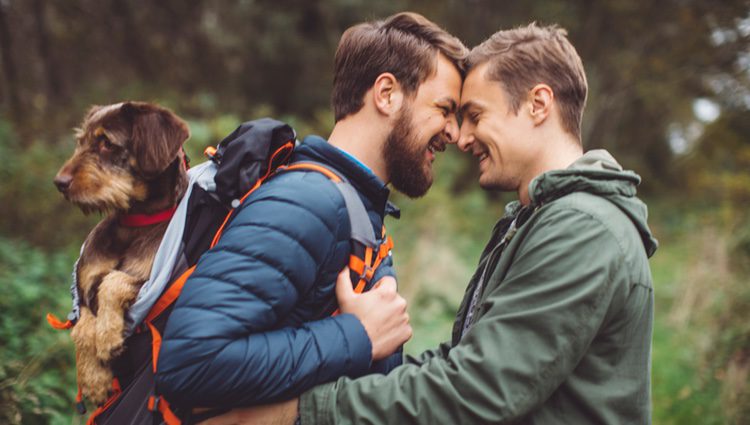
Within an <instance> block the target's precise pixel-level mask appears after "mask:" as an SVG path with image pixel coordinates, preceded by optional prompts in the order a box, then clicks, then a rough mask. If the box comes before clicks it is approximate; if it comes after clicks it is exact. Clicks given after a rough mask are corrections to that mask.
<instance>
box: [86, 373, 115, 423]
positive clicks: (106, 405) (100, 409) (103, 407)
mask: <svg viewBox="0 0 750 425" xmlns="http://www.w3.org/2000/svg"><path fill="white" fill-rule="evenodd" d="M112 391H113V392H112V395H111V396H110V397H109V398H108V399H107V401H106V402H104V404H102V405H101V406H99V407H98V408H97V409H96V410H94V413H92V414H91V416H89V420H88V421H86V425H96V417H97V416H99V415H101V414H102V412H104V411H105V410H107V409H109V406H111V405H112V403H114V402H115V401H117V399H118V398H119V397H120V394H122V388H120V381H118V380H117V378H114V379H112ZM79 394H80V389H79Z"/></svg>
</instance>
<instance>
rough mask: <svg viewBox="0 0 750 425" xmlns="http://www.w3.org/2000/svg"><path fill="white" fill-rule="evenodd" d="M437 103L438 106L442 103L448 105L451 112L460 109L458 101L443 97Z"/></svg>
mask: <svg viewBox="0 0 750 425" xmlns="http://www.w3.org/2000/svg"><path fill="white" fill-rule="evenodd" d="M435 103H438V104H440V103H448V104H449V108H450V112H456V108H457V107H458V104H457V103H456V101H455V100H453V99H452V98H450V97H442V98H440V99H438V100H436V101H435Z"/></svg>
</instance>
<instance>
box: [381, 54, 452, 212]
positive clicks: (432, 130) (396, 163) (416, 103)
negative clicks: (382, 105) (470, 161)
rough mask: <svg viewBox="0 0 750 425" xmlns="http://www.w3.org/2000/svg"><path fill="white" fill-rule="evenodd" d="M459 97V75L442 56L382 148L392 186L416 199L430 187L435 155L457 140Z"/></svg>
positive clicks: (401, 115) (406, 102) (397, 119)
mask: <svg viewBox="0 0 750 425" xmlns="http://www.w3.org/2000/svg"><path fill="white" fill-rule="evenodd" d="M460 94H461V75H460V74H459V72H458V70H457V69H456V67H455V66H454V65H453V64H452V63H451V62H450V61H449V60H448V59H447V58H446V57H445V56H443V55H442V54H438V57H437V70H436V72H435V73H434V74H433V75H432V76H430V77H428V79H427V80H426V81H425V82H424V83H422V84H421V85H420V86H419V88H418V89H417V93H416V94H415V95H413V97H411V98H407V99H405V100H404V105H403V107H402V108H401V112H400V114H399V116H398V117H397V118H396V120H395V122H394V125H393V129H392V130H391V132H390V134H389V135H388V138H387V140H386V143H385V145H384V152H383V157H384V159H385V165H386V170H387V172H388V177H389V178H390V181H391V183H392V184H393V187H394V188H396V190H398V191H399V192H402V193H403V194H405V195H407V196H409V197H411V198H416V197H419V196H422V195H424V194H425V193H427V190H428V189H429V188H430V185H432V178H433V177H432V162H433V161H434V160H435V152H442V151H444V150H445V145H446V144H447V143H455V142H456V140H457V139H458V123H457V121H456V108H457V105H458V99H459V97H460Z"/></svg>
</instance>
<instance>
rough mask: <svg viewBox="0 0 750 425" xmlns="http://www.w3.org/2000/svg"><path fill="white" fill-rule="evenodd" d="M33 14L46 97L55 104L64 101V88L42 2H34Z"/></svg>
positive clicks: (37, 0) (38, 0)
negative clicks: (45, 83) (45, 82)
mask: <svg viewBox="0 0 750 425" xmlns="http://www.w3.org/2000/svg"><path fill="white" fill-rule="evenodd" d="M32 9H33V13H34V18H35V19H34V23H35V30H36V36H37V42H38V44H37V48H38V49H39V56H40V57H41V59H42V66H43V68H44V78H45V79H46V80H47V96H48V98H49V100H50V102H48V103H53V104H54V103H57V102H58V101H62V100H64V97H65V96H64V88H63V83H62V79H61V76H60V72H61V68H60V66H59V63H58V61H57V58H56V57H55V55H54V53H53V49H51V48H50V46H51V42H50V35H49V31H48V29H47V28H48V24H47V17H46V9H45V3H44V2H43V0H34V3H33V5H32Z"/></svg>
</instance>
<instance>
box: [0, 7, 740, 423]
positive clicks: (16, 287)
mask: <svg viewBox="0 0 750 425" xmlns="http://www.w3.org/2000/svg"><path fill="white" fill-rule="evenodd" d="M402 10H413V11H416V12H420V13H422V14H424V15H425V16H427V17H428V18H430V19H432V20H434V21H435V22H437V23H439V24H440V25H441V26H443V27H444V28H446V29H447V30H449V31H451V32H452V33H454V34H455V35H457V36H458V37H459V38H461V39H462V40H463V41H464V42H465V43H466V44H467V45H468V46H473V45H476V44H478V43H479V42H481V41H482V40H484V39H485V38H486V37H488V36H489V35H491V34H492V33H493V32H495V31H497V30H498V29H500V28H511V27H514V26H518V25H524V24H527V23H529V22H531V21H538V22H540V23H545V24H549V23H557V24H559V25H561V26H562V27H564V28H566V29H567V30H568V31H569V37H570V39H571V41H572V42H573V44H574V45H575V46H576V47H577V49H578V52H579V53H580V55H581V57H582V58H583V62H584V65H585V68H586V71H587V75H588V81H589V86H590V95H589V101H588V105H587V108H586V112H585V114H584V128H583V134H584V136H583V138H584V145H585V147H586V148H587V149H594V148H605V149H608V150H609V151H611V152H612V153H613V154H614V155H615V157H617V158H618V159H619V160H620V162H621V163H622V164H623V165H624V166H625V167H626V168H629V169H633V170H635V171H636V172H638V173H639V174H640V175H641V176H642V177H643V183H642V185H641V187H640V188H639V190H640V195H641V196H642V197H643V199H644V200H646V202H647V203H648V204H649V207H650V224H651V226H652V229H653V231H654V233H655V234H656V236H657V238H658V239H659V240H660V243H661V247H660V249H659V250H658V251H657V253H656V255H655V256H654V257H653V258H652V260H651V266H652V270H653V274H654V285H655V296H656V323H655V333H654V347H653V367H652V387H653V404H654V423H656V424H724V423H727V424H747V423H750V384H749V383H748V381H749V379H750V308H749V307H750V287H749V286H748V277H750V222H748V220H747V218H748V213H747V211H748V207H749V206H750V2H748V1H739V0H732V1H729V0H728V1H710V0H662V1H658V2H656V1H645V0H638V1H626V0H599V1H594V0H568V1H563V0H534V1H524V2H520V1H518V2H511V1H490V0H463V1H459V0H445V1H435V0H431V1H427V0H389V1H381V2H370V1H365V0H327V1H324V0H297V1H295V0H273V1H271V0H237V1H218V0H188V1H185V0H161V1H127V0H66V1H62V0H57V1H55V0H0V161H2V166H1V167H0V313H1V314H0V423H8V424H21V423H22V424H47V423H50V424H70V423H82V419H81V418H80V417H77V416H76V415H75V414H74V413H73V398H74V396H75V377H74V367H73V364H74V359H73V348H72V345H71V343H70V341H69V337H68V335H67V334H66V333H65V332H55V331H53V330H52V329H51V328H49V327H48V326H47V324H46V322H45V320H44V315H45V314H46V313H47V312H49V311H51V312H55V313H57V314H58V315H64V314H65V313H66V312H67V311H68V308H69V306H70V300H69V294H68V286H69V282H70V271H71V268H72V265H73V262H74V261H75V258H76V256H77V253H78V249H79V247H80V244H81V242H82V241H83V238H84V236H85V235H86V234H87V232H88V230H89V229H90V228H91V226H92V225H93V224H94V223H95V222H96V221H97V220H98V217H97V216H89V217H86V216H84V215H83V214H81V212H80V211H79V210H77V209H76V208H75V207H73V206H72V205H70V204H67V203H65V202H64V200H63V199H62V197H61V196H60V195H59V194H58V193H57V192H56V190H55V188H54V186H53V184H52V178H53V177H54V175H55V173H56V171H57V169H58V168H59V167H60V166H61V165H62V163H63V162H64V160H65V159H66V158H67V156H68V155H69V154H70V153H71V152H72V150H73V146H74V139H73V132H72V129H73V127H74V126H76V125H77V124H78V123H79V120H80V119H81V117H82V116H83V113H84V112H85V111H86V110H87V108H88V106H89V105H91V104H108V103H114V102H117V101H120V100H124V99H132V100H147V101H154V102H159V103H161V104H164V105H166V106H168V107H170V108H172V109H173V110H174V111H176V112H177V113H178V114H179V115H181V116H182V117H184V118H185V119H186V120H188V121H189V124H190V126H191V131H192V137H191V139H190V140H189V141H188V143H187V149H188V152H189V153H190V155H191V157H192V158H193V164H194V165H195V164H197V163H199V162H201V161H202V155H201V152H202V150H203V148H204V147H205V146H208V145H213V144H216V143H217V142H218V141H219V140H221V139H222V138H223V136H224V135H226V134H228V133H229V132H230V131H231V130H233V129H234V128H235V127H236V126H237V125H238V124H239V123H240V122H242V121H244V120H248V119H253V118H258V117H261V116H273V117H277V118H280V119H283V120H286V121H288V122H289V123H291V124H292V125H293V126H294V127H295V128H296V130H297V132H298V134H299V135H300V136H304V135H307V134H310V133H317V134H321V135H323V136H326V135H327V134H328V132H329V131H330V129H331V127H332V124H333V116H332V113H331V110H330V106H329V93H330V88H331V69H332V62H333V54H334V51H335V48H336V44H337V42H338V39H339V37H340V35H341V33H342V32H343V30H344V29H346V28H347V27H348V26H350V25H352V24H354V23H357V22H360V21H363V20H366V19H377V18H383V17H386V16H388V15H390V14H392V13H394V12H398V11H402ZM435 165H436V170H437V179H436V182H435V184H434V187H433V189H432V190H431V191H430V193H429V194H428V195H427V196H426V197H424V198H423V199H420V200H418V201H412V200H408V199H406V198H404V197H403V196H399V195H396V196H395V197H394V198H395V199H394V200H395V202H396V203H397V204H399V206H400V207H401V208H402V211H403V215H402V217H403V218H402V219H401V220H399V221H391V222H390V223H389V230H390V231H391V233H392V234H393V236H394V239H395V241H396V246H397V250H396V265H397V268H398V271H399V274H400V279H399V280H400V285H401V290H402V292H403V293H404V294H405V295H406V297H407V298H408V300H409V301H410V307H409V311H410V314H411V317H412V318H413V319H412V320H413V323H414V328H415V337H414V339H413V340H412V341H411V342H409V344H408V345H407V351H408V352H410V353H418V352H420V351H421V350H423V349H425V348H429V347H432V346H434V345H436V344H437V343H439V342H440V341H442V340H446V339H448V337H449V334H450V326H451V323H452V320H453V315H454V313H455V310H456V307H457V305H458V302H459V301H460V298H461V296H462V294H463V291H464V288H465V284H466V283H467V282H468V279H469V277H470V275H471V273H472V272H473V270H474V267H475V265H476V262H477V259H478V256H479V253H480V252H481V249H482V247H483V246H484V244H485V242H486V240H487V238H488V236H489V233H490V230H491V229H492V226H493V224H494V222H495V220H496V219H497V218H498V217H499V216H500V215H501V213H502V210H503V205H504V203H505V202H507V201H509V200H511V199H512V197H513V195H512V194H500V193H488V192H484V191H482V190H481V189H479V187H478V185H477V184H476V181H477V175H476V167H475V164H474V163H473V161H472V160H471V158H469V157H467V155H462V154H460V152H458V151H457V149H455V148H449V150H448V152H446V153H445V154H442V155H440V156H438V159H437V161H436V164H435ZM582 261H585V259H582Z"/></svg>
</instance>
